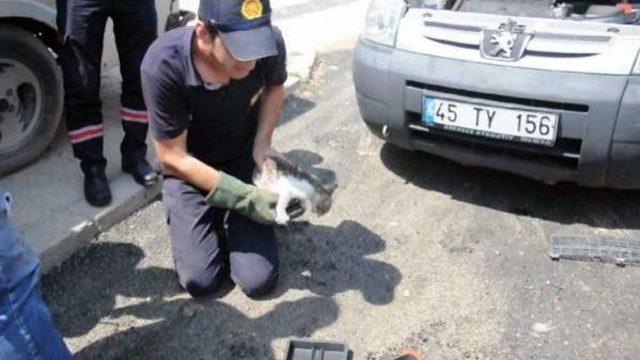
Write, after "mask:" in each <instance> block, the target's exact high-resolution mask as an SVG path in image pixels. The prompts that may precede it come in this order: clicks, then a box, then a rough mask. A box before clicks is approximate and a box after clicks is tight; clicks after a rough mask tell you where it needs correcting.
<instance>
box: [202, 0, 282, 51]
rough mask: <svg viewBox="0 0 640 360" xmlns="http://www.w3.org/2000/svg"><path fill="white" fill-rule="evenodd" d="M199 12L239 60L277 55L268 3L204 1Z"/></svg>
mask: <svg viewBox="0 0 640 360" xmlns="http://www.w3.org/2000/svg"><path fill="white" fill-rule="evenodd" d="M198 12H199V14H198V15H199V18H200V20H201V21H203V22H204V23H206V24H209V25H211V26H212V27H214V28H215V29H216V30H217V31H218V33H219V34H220V37H221V38H222V41H224V44H225V45H226V46H227V49H229V52H230V53H231V55H233V57H235V58H236V59H238V60H243V61H248V60H256V59H260V58H263V57H268V56H273V55H276V54H277V53H278V48H277V45H276V38H275V36H274V34H273V29H272V28H271V5H270V4H269V0H201V1H200V9H199V11H198Z"/></svg>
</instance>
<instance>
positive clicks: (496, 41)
mask: <svg viewBox="0 0 640 360" xmlns="http://www.w3.org/2000/svg"><path fill="white" fill-rule="evenodd" d="M532 37H533V35H532V34H530V33H526V32H525V26H524V25H521V24H518V23H517V22H515V21H513V20H512V19H509V20H508V21H507V22H506V23H503V24H500V26H499V27H498V29H483V30H482V42H481V43H480V54H481V55H482V57H484V58H488V59H493V60H502V61H518V60H520V58H522V56H523V54H524V51H525V50H526V47H527V44H528V43H529V41H530V40H531V38H532Z"/></svg>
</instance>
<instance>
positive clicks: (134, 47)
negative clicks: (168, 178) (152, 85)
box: [112, 0, 158, 186]
mask: <svg viewBox="0 0 640 360" xmlns="http://www.w3.org/2000/svg"><path fill="white" fill-rule="evenodd" d="M112 18H113V22H114V33H115V38H116V45H117V47H118V55H119V57H120V72H121V74H122V96H121V98H120V102H121V105H122V108H121V116H122V128H123V130H124V134H125V135H124V138H123V139H122V144H121V145H120V151H121V153H122V169H123V170H124V171H125V172H128V173H131V174H132V175H133V177H134V179H135V180H136V181H137V182H138V183H139V184H141V185H146V186H150V185H153V184H154V183H156V182H157V180H158V175H157V173H156V172H155V171H154V170H153V168H152V167H151V166H150V165H149V163H148V162H147V161H146V159H145V157H146V154H147V145H146V142H145V141H146V137H147V130H148V128H149V117H148V115H147V109H146V107H145V104H144V99H143V97H142V87H141V84H140V64H141V63H142V59H143V58H144V55H145V53H146V52H147V49H148V48H149V46H150V45H151V43H152V42H153V41H154V40H155V39H156V37H157V15H156V10H155V3H154V1H153V0H137V1H119V2H117V6H116V8H115V12H114V13H113V15H112Z"/></svg>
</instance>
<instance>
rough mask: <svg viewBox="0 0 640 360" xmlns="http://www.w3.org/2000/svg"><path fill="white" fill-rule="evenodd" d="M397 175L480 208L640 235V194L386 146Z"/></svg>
mask: <svg viewBox="0 0 640 360" xmlns="http://www.w3.org/2000/svg"><path fill="white" fill-rule="evenodd" d="M380 158H381V159H382V162H383V164H384V165H385V166H386V167H387V168H388V169H389V170H391V171H392V172H394V173H395V174H397V175H398V176H401V177H402V178H404V179H405V180H406V181H407V182H409V183H412V184H415V185H416V186H419V187H421V188H423V189H426V190H433V191H437V192H440V193H444V194H447V195H449V196H451V198H453V199H455V200H458V201H463V202H466V203H471V204H474V205H478V206H483V207H487V208H491V209H494V210H499V211H503V212H508V213H512V214H516V215H520V216H528V217H532V218H538V219H543V220H548V221H552V222H556V223H560V224H585V225H589V226H594V227H601V228H608V229H640V217H639V216H638V215H637V214H638V211H639V210H640V192H637V191H636V192H633V191H616V190H606V189H591V188H584V187H578V186H576V185H572V184H560V185H555V186H550V185H546V184H543V183H540V182H536V181H532V180H528V179H525V178H522V177H519V176H515V175H510V174H507V173H503V172H498V171H493V170H489V169H481V168H473V167H466V166H462V165H459V164H457V163H455V162H452V161H449V160H446V159H442V158H439V157H436V156H433V155H429V154H426V153H422V152H410V151H406V150H403V149H400V148H397V147H395V146H393V145H390V144H385V145H384V146H383V147H382V150H381V152H380Z"/></svg>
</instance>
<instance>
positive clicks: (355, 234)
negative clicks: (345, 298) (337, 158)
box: [269, 221, 402, 305]
mask: <svg viewBox="0 0 640 360" xmlns="http://www.w3.org/2000/svg"><path fill="white" fill-rule="evenodd" d="M278 238H279V239H280V250H279V251H280V267H281V271H280V274H281V275H280V283H279V285H278V287H277V289H276V291H275V293H273V294H272V295H271V296H270V297H269V298H273V297H278V296H280V295H282V294H283V293H285V292H286V291H287V290H289V289H301V290H308V291H311V292H312V293H314V294H317V295H322V296H333V295H336V294H339V293H342V292H345V291H348V290H357V291H359V292H360V293H361V294H362V297H363V298H364V300H365V301H367V302H368V303H370V304H374V305H384V304H389V303H391V301H393V299H394V294H395V289H396V287H397V285H398V284H399V283H400V280H401V279H402V276H401V274H400V272H399V271H398V269H397V268H396V267H395V266H393V265H390V264H387V263H385V262H382V261H378V260H375V259H369V258H367V256H369V255H374V254H377V253H380V252H382V251H383V250H384V249H385V247H386V245H385V242H384V240H383V239H381V238H380V237H379V236H378V235H376V234H374V233H373V232H371V231H370V230H368V229H367V228H366V227H364V226H363V225H361V224H359V223H357V222H355V221H343V222H341V223H340V225H338V227H336V228H332V227H327V226H312V225H309V224H308V223H304V222H294V223H291V224H290V225H289V227H288V228H283V229H280V230H279V231H278Z"/></svg>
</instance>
